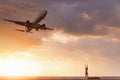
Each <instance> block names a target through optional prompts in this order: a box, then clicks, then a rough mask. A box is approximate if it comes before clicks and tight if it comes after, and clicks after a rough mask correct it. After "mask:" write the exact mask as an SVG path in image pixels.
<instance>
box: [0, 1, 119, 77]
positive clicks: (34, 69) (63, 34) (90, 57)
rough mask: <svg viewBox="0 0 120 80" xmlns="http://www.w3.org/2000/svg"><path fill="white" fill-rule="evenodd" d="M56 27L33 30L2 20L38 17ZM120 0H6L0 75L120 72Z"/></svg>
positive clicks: (0, 13)
mask: <svg viewBox="0 0 120 80" xmlns="http://www.w3.org/2000/svg"><path fill="white" fill-rule="evenodd" d="M43 9H46V10H48V14H47V16H46V17H45V19H44V20H42V21H41V22H40V24H43V23H45V24H46V25H47V27H51V28H55V30H54V31H47V30H45V31H42V30H40V31H38V32H36V31H35V30H32V32H33V33H21V32H17V31H15V29H24V27H23V26H19V25H16V24H14V23H9V22H5V21H3V20H2V19H11V20H17V21H24V22H25V21H26V20H30V21H31V22H32V21H34V20H35V19H36V18H37V16H38V15H39V13H40V11H41V10H43ZM119 21H120V1H119V0H104V1H101V0H0V70H2V71H1V72H0V75H3V76H6V75H8V76H10V75H12V76H15V75H16V76H19V75H22V76H31V75H32V76H84V73H85V70H84V65H85V64H88V66H89V75H90V76H120V69H119V68H120V64H119V63H120V58H119V57H120V23H119ZM1 66H2V67H1Z"/></svg>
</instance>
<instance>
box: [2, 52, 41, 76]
mask: <svg viewBox="0 0 120 80" xmlns="http://www.w3.org/2000/svg"><path fill="white" fill-rule="evenodd" d="M22 54H23V52H22ZM25 54H26V53H25ZM41 74H42V67H41V65H40V63H38V62H37V61H35V60H32V59H29V58H27V56H26V58H25V56H24V58H21V57H18V56H16V55H15V56H12V57H11V56H9V57H7V58H5V59H1V60H0V76H38V75H41Z"/></svg>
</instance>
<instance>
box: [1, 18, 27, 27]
mask: <svg viewBox="0 0 120 80" xmlns="http://www.w3.org/2000/svg"><path fill="white" fill-rule="evenodd" d="M3 20H4V21H8V22H13V23H15V24H18V25H21V26H24V25H25V23H24V22H21V21H14V20H8V19H3Z"/></svg>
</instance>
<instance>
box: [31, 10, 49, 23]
mask: <svg viewBox="0 0 120 80" xmlns="http://www.w3.org/2000/svg"><path fill="white" fill-rule="evenodd" d="M46 15H47V10H42V11H41V12H40V14H39V17H38V18H37V19H36V20H35V21H34V22H33V23H34V25H36V24H38V23H39V22H40V21H41V20H42V19H44V18H45V16H46Z"/></svg>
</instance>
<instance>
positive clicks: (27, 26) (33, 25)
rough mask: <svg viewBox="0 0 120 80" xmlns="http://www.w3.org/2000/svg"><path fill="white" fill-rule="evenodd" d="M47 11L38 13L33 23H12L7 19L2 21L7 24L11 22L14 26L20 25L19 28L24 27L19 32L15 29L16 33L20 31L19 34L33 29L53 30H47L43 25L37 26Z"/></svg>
mask: <svg viewBox="0 0 120 80" xmlns="http://www.w3.org/2000/svg"><path fill="white" fill-rule="evenodd" d="M47 12H48V11H47V10H42V11H41V12H40V15H39V17H38V18H37V19H36V20H35V21H34V22H30V21H29V20H27V21H25V22H22V21H14V20H9V19H3V20H4V21H8V22H13V23H15V24H18V25H21V26H25V30H20V29H16V31H21V32H30V33H31V30H32V29H35V30H36V31H39V29H40V30H54V29H52V28H48V27H46V25H45V24H41V25H40V24H39V22H41V20H43V19H44V18H45V16H46V15H47Z"/></svg>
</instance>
